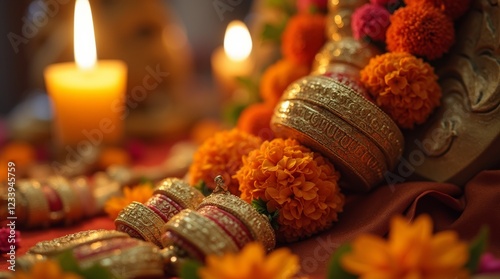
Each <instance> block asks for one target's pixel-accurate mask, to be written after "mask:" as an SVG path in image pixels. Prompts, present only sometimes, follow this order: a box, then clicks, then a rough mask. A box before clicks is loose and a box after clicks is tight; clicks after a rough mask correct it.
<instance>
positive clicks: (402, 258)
mask: <svg viewBox="0 0 500 279" xmlns="http://www.w3.org/2000/svg"><path fill="white" fill-rule="evenodd" d="M468 257H469V253H468V247H467V245H466V243H465V242H462V241H460V240H459V239H458V234H457V233H456V232H454V231H444V232H440V233H437V234H435V235H433V233H432V220H431V219H430V217H429V216H428V215H421V216H419V217H418V218H417V219H416V220H415V221H414V222H413V224H408V221H407V220H406V219H404V218H402V217H396V218H394V219H393V220H392V222H391V228H390V233H389V239H388V240H385V239H383V238H381V237H379V236H375V235H361V236H358V237H357V238H356V239H355V240H354V241H353V242H352V251H351V252H349V253H348V254H346V255H344V256H343V257H342V259H341V265H342V266H343V267H344V268H345V269H346V270H347V271H348V272H350V273H352V274H354V275H357V276H359V278H367V279H369V278H373V279H375V278H385V279H401V278H436V279H438V278H439V279H455V278H458V279H460V278H468V272H467V271H466V269H465V268H464V266H465V263H466V262H467V259H468Z"/></svg>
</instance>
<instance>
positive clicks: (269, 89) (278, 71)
mask: <svg viewBox="0 0 500 279" xmlns="http://www.w3.org/2000/svg"><path fill="white" fill-rule="evenodd" d="M307 74H309V66H306V65H301V64H296V63H295V62H292V61H290V60H287V59H282V60H280V61H278V62H276V63H274V64H273V65H271V66H269V67H268V68H267V69H266V71H265V72H264V75H263V76H262V79H261V81H260V96H261V97H262V99H263V100H264V101H265V102H266V103H269V104H270V105H272V106H275V105H276V104H277V103H278V101H279V100H280V98H281V95H283V91H285V89H286V88H287V87H288V86H289V85H290V84H291V83H292V82H294V81H296V80H297V79H299V78H301V77H304V76H306V75H307Z"/></svg>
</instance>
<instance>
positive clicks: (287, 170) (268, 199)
mask: <svg viewBox="0 0 500 279" xmlns="http://www.w3.org/2000/svg"><path fill="white" fill-rule="evenodd" d="M235 177H236V178H237V179H238V182H239V183H240V191H241V198H242V199H244V200H246V201H248V202H251V201H252V200H257V199H261V200H263V201H264V202H265V203H266V205H267V210H268V212H269V213H273V212H275V211H276V210H278V212H279V216H278V224H279V229H278V236H279V238H281V240H285V241H295V240H298V239H300V238H303V237H308V236H310V235H312V234H315V233H317V232H320V231H323V230H325V229H328V228H330V227H331V226H332V223H333V221H337V214H338V213H339V212H341V211H342V207H343V205H344V196H343V195H342V194H341V193H340V189H339V186H338V184H337V181H338V179H339V178H340V173H339V172H337V171H336V170H335V167H334V166H333V165H332V164H331V163H330V162H329V161H328V160H327V159H326V158H324V157H323V156H321V154H319V153H317V152H313V151H311V150H310V149H309V148H307V147H305V146H302V145H300V144H299V142H298V141H296V140H294V139H286V140H285V139H280V138H276V139H274V140H272V141H266V142H264V143H263V144H262V145H261V147H260V148H259V149H256V150H254V151H252V152H250V153H249V154H248V156H245V157H243V166H242V167H241V169H240V170H239V171H238V172H237V173H236V175H235Z"/></svg>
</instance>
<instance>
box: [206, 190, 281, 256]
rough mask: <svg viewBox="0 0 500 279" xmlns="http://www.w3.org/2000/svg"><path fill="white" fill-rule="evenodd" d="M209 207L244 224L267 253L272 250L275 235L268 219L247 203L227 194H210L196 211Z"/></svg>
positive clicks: (274, 243)
mask: <svg viewBox="0 0 500 279" xmlns="http://www.w3.org/2000/svg"><path fill="white" fill-rule="evenodd" d="M210 205H213V206H215V207H218V208H220V209H222V210H224V211H226V212H228V213H230V214H232V215H233V216H235V217H236V218H237V219H238V220H240V221H241V222H242V223H243V224H245V225H246V227H247V228H248V229H249V230H250V232H251V233H252V237H253V239H254V240H256V241H259V242H261V243H262V244H263V245H264V247H265V248H266V250H267V251H271V250H273V249H274V246H275V245H276V235H275V233H274V230H273V228H272V227H271V224H270V222H269V219H268V218H267V217H265V216H264V215H261V214H259V213H258V212H257V211H256V210H255V209H254V208H253V207H252V206H251V205H250V204H249V203H247V202H245V201H244V200H242V199H240V198H238V197H237V196H234V195H231V194H228V193H227V194H224V193H221V194H212V195H210V196H208V197H206V198H205V199H204V200H203V202H202V203H201V204H200V206H199V207H198V210H200V209H201V208H203V207H204V206H210Z"/></svg>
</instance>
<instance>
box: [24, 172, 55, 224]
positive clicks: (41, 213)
mask: <svg viewBox="0 0 500 279" xmlns="http://www.w3.org/2000/svg"><path fill="white" fill-rule="evenodd" d="M17 186H18V189H19V192H20V193H21V195H22V196H23V197H24V198H25V199H26V201H27V203H28V206H27V207H28V214H27V215H28V218H27V221H26V227H28V228H34V227H38V226H44V227H48V226H49V221H50V208H49V203H48V201H47V199H46V198H45V194H44V193H43V190H42V186H41V185H40V183H39V182H38V181H36V180H20V181H19V182H18V184H17Z"/></svg>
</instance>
